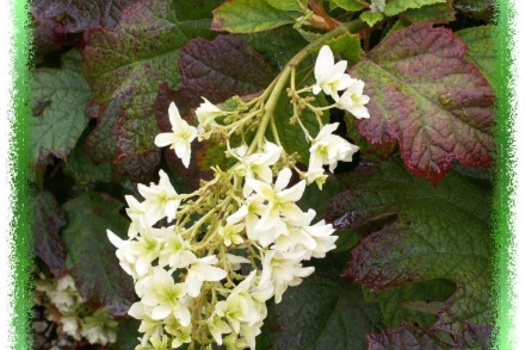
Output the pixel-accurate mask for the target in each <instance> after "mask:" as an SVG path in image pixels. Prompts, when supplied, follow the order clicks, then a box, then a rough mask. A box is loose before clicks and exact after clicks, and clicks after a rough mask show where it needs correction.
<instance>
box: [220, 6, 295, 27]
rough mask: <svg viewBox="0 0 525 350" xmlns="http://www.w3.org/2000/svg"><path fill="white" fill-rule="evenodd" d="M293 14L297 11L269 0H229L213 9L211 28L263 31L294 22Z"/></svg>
mask: <svg viewBox="0 0 525 350" xmlns="http://www.w3.org/2000/svg"><path fill="white" fill-rule="evenodd" d="M293 14H295V15H297V12H292V13H290V12H287V11H284V10H281V9H279V8H276V7H274V6H272V5H271V4H270V3H269V2H268V1H267V0H228V1H226V2H225V3H224V4H222V5H221V6H219V7H218V8H216V9H215V10H214V11H213V21H212V23H211V29H212V30H215V31H228V32H230V33H256V32H262V31H265V30H269V29H272V28H276V27H280V26H282V25H285V24H289V23H294V16H293ZM295 17H297V16H295Z"/></svg>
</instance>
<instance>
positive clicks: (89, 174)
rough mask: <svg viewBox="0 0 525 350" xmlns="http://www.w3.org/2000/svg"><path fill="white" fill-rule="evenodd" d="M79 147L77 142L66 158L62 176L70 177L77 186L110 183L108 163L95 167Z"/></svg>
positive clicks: (109, 166) (80, 143)
mask: <svg viewBox="0 0 525 350" xmlns="http://www.w3.org/2000/svg"><path fill="white" fill-rule="evenodd" d="M81 146H82V142H79V143H78V144H77V146H76V147H75V148H74V149H73V151H72V152H71V154H70V155H69V157H68V158H67V161H66V163H65V165H64V167H63V171H64V174H66V175H69V176H71V177H72V178H73V179H75V182H76V183H77V184H79V185H86V184H89V183H91V182H96V181H100V182H110V181H111V165H110V164H109V163H103V164H99V165H95V164H94V163H93V162H92V161H91V159H90V158H89V157H88V156H87V155H86V153H84V150H83V149H82V147H81Z"/></svg>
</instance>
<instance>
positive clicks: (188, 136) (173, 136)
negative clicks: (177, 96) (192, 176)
mask: <svg viewBox="0 0 525 350" xmlns="http://www.w3.org/2000/svg"><path fill="white" fill-rule="evenodd" d="M168 114H169V118H170V123H171V128H172V131H173V132H163V133H161V134H158V135H157V137H155V145H156V146H157V147H164V146H170V148H171V149H174V150H175V154H176V155H177V157H179V158H180V159H181V160H182V164H184V166H185V167H186V168H187V167H188V166H189V164H190V157H191V142H192V141H193V140H194V139H195V137H196V136H197V129H196V128H195V127H193V126H190V125H188V123H187V122H186V121H185V120H183V119H182V118H181V117H180V114H179V110H178V109H177V106H176V105H175V103H173V102H171V103H170V106H169V109H168Z"/></svg>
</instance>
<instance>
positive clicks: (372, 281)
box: [327, 159, 493, 345]
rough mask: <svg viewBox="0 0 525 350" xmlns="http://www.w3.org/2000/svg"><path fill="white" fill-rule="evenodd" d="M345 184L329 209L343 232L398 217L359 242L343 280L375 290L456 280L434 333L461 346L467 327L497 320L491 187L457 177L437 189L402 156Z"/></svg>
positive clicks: (353, 176) (352, 176)
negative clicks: (412, 170)
mask: <svg viewBox="0 0 525 350" xmlns="http://www.w3.org/2000/svg"><path fill="white" fill-rule="evenodd" d="M344 181H345V184H347V186H348V188H350V190H348V191H346V192H343V193H342V194H340V195H338V196H336V197H335V198H333V200H332V202H331V203H330V205H329V206H328V209H327V216H328V217H331V218H332V219H333V221H334V223H335V224H336V227H337V228H338V229H357V228H359V227H361V226H363V225H365V224H367V223H369V222H371V221H377V220H380V219H381V218H383V217H388V216H391V215H396V217H397V219H396V220H395V221H393V222H391V223H387V224H385V225H383V226H381V227H379V228H378V229H376V230H375V232H373V233H371V234H370V235H368V236H366V237H365V238H363V239H362V240H361V241H360V243H359V244H358V245H357V247H355V248H354V249H353V250H352V258H351V260H350V262H349V264H348V265H347V268H346V270H345V272H344V275H347V276H352V277H353V278H354V280H355V281H356V282H358V283H364V284H369V285H370V287H371V290H372V291H374V292H375V291H381V290H385V289H387V288H392V287H402V286H407V285H410V284H412V283H417V282H423V281H430V280H434V279H446V280H450V281H453V282H455V283H456V285H457V290H456V292H455V293H454V294H453V295H452V296H451V297H450V298H448V299H447V300H446V301H445V303H444V304H443V305H442V307H441V308H440V309H439V312H438V317H439V319H438V321H437V322H436V323H435V324H434V325H433V326H432V330H433V331H440V332H446V333H448V334H450V335H451V337H452V338H453V339H455V340H456V343H455V344H456V345H457V344H459V342H460V341H461V337H462V332H463V330H464V327H465V324H466V322H470V323H471V324H476V325H481V326H488V325H490V324H491V323H492V322H493V318H492V317H493V308H492V307H493V300H492V296H491V287H490V283H491V276H492V274H491V254H492V244H493V243H492V240H491V225H490V217H491V193H490V191H489V190H487V188H490V185H488V184H487V183H486V182H485V183H483V182H481V181H475V179H472V178H466V177H463V176H461V175H458V174H456V173H454V172H451V173H450V174H449V175H448V176H447V177H445V178H444V179H443V180H442V181H441V182H440V183H439V184H438V185H437V186H436V187H434V186H432V185H431V184H429V183H428V182H426V181H424V180H422V179H417V178H415V176H414V175H412V174H410V173H408V172H407V171H406V169H404V167H403V165H402V163H401V162H400V161H399V160H398V159H396V160H395V161H390V162H383V163H382V164H381V165H380V166H377V167H370V166H368V167H363V169H362V170H361V171H356V172H354V173H352V174H350V175H347V176H346V177H345V178H344ZM391 317H392V316H390V317H389V318H390V319H391Z"/></svg>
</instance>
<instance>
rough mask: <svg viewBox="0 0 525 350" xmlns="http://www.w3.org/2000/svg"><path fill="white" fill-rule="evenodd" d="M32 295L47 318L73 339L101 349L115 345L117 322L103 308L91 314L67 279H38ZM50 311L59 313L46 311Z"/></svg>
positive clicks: (67, 276)
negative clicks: (83, 340) (45, 310)
mask: <svg viewBox="0 0 525 350" xmlns="http://www.w3.org/2000/svg"><path fill="white" fill-rule="evenodd" d="M35 291H36V294H35V298H37V304H40V305H44V306H46V309H47V310H48V312H46V314H47V316H48V318H49V319H50V320H51V321H53V322H56V323H58V324H59V325H60V327H61V328H62V330H63V331H64V332H65V333H67V334H69V335H70V336H72V337H73V338H74V339H76V340H81V339H82V338H85V339H87V341H88V342H89V343H90V344H102V345H107V344H110V343H114V342H115V341H116V339H117V327H118V322H117V321H115V320H114V319H113V318H112V317H111V316H110V315H109V314H108V313H107V311H105V310H104V309H103V308H99V309H97V310H96V311H95V312H92V311H90V310H89V309H88V308H87V307H86V305H85V304H84V303H83V302H82V298H81V296H80V294H78V291H77V289H76V287H75V281H74V280H73V277H71V276H70V275H66V276H64V277H62V278H60V279H58V280H56V281H51V280H49V279H46V278H45V276H43V275H41V276H40V279H39V280H37V281H36V282H35ZM43 295H45V297H43ZM51 307H52V308H55V309H56V311H58V313H57V312H51V311H49V310H50V308H51Z"/></svg>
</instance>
